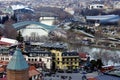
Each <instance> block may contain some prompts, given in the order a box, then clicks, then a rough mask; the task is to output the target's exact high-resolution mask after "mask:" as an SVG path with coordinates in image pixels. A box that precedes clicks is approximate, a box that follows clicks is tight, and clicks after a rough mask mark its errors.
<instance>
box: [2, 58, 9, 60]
mask: <svg viewBox="0 0 120 80" xmlns="http://www.w3.org/2000/svg"><path fill="white" fill-rule="evenodd" d="M1 60H9V58H1Z"/></svg>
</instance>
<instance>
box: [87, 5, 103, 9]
mask: <svg viewBox="0 0 120 80" xmlns="http://www.w3.org/2000/svg"><path fill="white" fill-rule="evenodd" d="M104 7H105V6H104V5H103V4H90V5H89V6H88V8H89V9H104Z"/></svg>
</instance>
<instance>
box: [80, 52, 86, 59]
mask: <svg viewBox="0 0 120 80" xmlns="http://www.w3.org/2000/svg"><path fill="white" fill-rule="evenodd" d="M87 56H88V54H86V53H84V52H80V53H79V57H80V58H81V59H82V60H87Z"/></svg>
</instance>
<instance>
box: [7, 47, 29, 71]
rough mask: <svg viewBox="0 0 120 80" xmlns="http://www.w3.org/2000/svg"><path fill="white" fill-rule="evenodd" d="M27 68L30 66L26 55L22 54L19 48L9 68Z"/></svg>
mask: <svg viewBox="0 0 120 80" xmlns="http://www.w3.org/2000/svg"><path fill="white" fill-rule="evenodd" d="M27 68H28V63H27V62H26V60H25V58H24V56H23V55H22V53H21V50H20V49H19V48H17V49H16V50H15V53H14V54H13V57H12V58H11V60H10V62H9V64H8V66H7V69H10V70H25V69H27Z"/></svg>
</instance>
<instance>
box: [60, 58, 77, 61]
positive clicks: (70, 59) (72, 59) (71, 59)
mask: <svg viewBox="0 0 120 80" xmlns="http://www.w3.org/2000/svg"><path fill="white" fill-rule="evenodd" d="M62 61H79V58H69V59H65V58H63V59H62Z"/></svg>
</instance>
